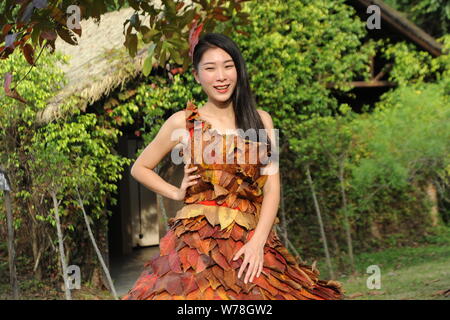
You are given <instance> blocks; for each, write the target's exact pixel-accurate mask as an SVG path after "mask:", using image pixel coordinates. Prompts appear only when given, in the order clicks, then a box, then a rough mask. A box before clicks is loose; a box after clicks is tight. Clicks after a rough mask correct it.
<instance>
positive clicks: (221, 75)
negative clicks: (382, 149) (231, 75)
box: [217, 67, 226, 80]
mask: <svg viewBox="0 0 450 320" xmlns="http://www.w3.org/2000/svg"><path fill="white" fill-rule="evenodd" d="M225 78H226V73H225V70H224V68H222V67H219V68H217V80H225Z"/></svg>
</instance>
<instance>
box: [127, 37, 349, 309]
mask: <svg viewBox="0 0 450 320" xmlns="http://www.w3.org/2000/svg"><path fill="white" fill-rule="evenodd" d="M193 68H194V69H193V73H194V77H195V79H196V81H197V82H198V83H199V84H201V85H202V88H203V90H204V92H205V93H206V94H207V96H208V101H207V102H206V104H205V105H204V106H203V107H201V108H198V107H197V106H196V105H195V104H193V103H192V102H188V105H187V108H186V109H185V110H183V111H179V112H177V113H175V114H174V115H172V116H171V117H170V118H169V119H168V120H167V121H166V122H165V123H164V125H163V126H162V127H161V130H160V131H159V133H158V134H157V136H156V137H155V139H154V140H153V141H152V142H151V143H150V144H149V145H148V146H147V147H146V149H145V150H144V151H143V152H142V154H141V155H140V156H139V157H138V159H137V160H136V162H135V164H134V165H133V167H132V170H131V174H132V176H133V177H134V178H136V179H137V180H138V181H139V182H140V183H142V184H143V185H145V186H146V187H147V188H149V189H151V190H153V191H154V192H157V193H159V194H161V195H163V196H165V197H168V198H170V199H173V200H179V201H181V200H183V201H184V203H185V206H184V207H183V208H182V209H181V210H180V211H178V212H177V215H176V217H175V218H171V219H170V220H169V226H170V230H169V231H168V233H167V234H166V235H165V236H164V237H163V238H162V239H161V242H160V253H159V254H158V255H156V256H155V257H153V258H152V259H151V260H150V261H149V262H147V263H146V264H145V265H144V267H145V269H144V271H143V272H142V274H141V276H140V277H139V278H138V279H137V281H136V283H135V285H134V286H133V288H132V289H130V290H129V292H128V293H127V294H126V295H125V296H124V297H123V298H122V299H123V300H128V299H138V300H151V299H190V300H192V299H203V300H212V299H246V300H249V299H258V300H262V299H276V300H278V299H293V300H303V299H304V300H309V299H313V300H330V299H342V297H343V290H342V289H341V284H340V283H339V282H336V281H331V280H330V281H324V280H319V279H318V276H319V271H318V270H317V269H315V268H314V267H310V266H308V265H302V264H299V263H298V262H297V261H296V260H295V259H294V257H293V256H292V255H290V254H289V253H288V251H287V249H286V248H285V247H284V246H283V245H282V243H281V242H280V239H279V238H278V236H277V234H276V231H275V228H274V223H277V221H275V218H276V214H277V210H278V205H279V201H280V176H279V173H278V170H277V169H278V166H277V161H273V159H272V156H273V153H274V152H271V150H272V151H273V150H274V149H273V146H274V142H275V139H276V136H275V130H273V124H272V119H271V117H270V115H269V114H268V113H267V112H265V111H263V110H261V109H258V110H257V109H256V107H255V102H254V99H253V96H252V93H251V90H250V85H249V80H248V75H247V70H246V66H245V62H244V60H243V57H242V55H241V53H240V51H239V49H238V47H237V46H236V44H235V43H234V42H233V41H232V40H231V39H229V38H228V37H226V36H225V35H222V34H216V33H208V34H206V35H203V36H202V37H201V38H200V40H199V42H198V44H197V45H196V46H195V49H194V51H193ZM181 129H187V130H188V133H189V134H188V135H187V139H182V138H180V139H178V140H172V139H171V138H172V137H173V135H172V133H173V132H175V130H181ZM239 129H242V130H239ZM230 130H231V132H233V133H228V134H227V133H226V132H230ZM252 130H253V131H252ZM236 132H237V133H236ZM242 132H245V133H248V132H252V133H255V132H256V133H257V134H256V135H253V136H252V135H251V134H250V135H248V136H246V135H243V134H242ZM267 133H269V134H268V136H267ZM247 137H249V139H246V138H247ZM266 138H267V139H266ZM168 141H170V142H168ZM218 142H220V144H219V147H217V144H218ZM178 143H182V144H184V152H183V156H184V157H185V159H186V158H189V159H188V160H187V164H186V165H185V167H184V170H185V171H184V172H185V174H184V178H183V181H182V183H181V186H180V187H179V188H178V187H175V186H173V185H171V184H169V183H167V182H166V181H164V180H163V179H162V178H161V177H160V176H159V175H157V174H156V173H155V172H154V171H153V170H152V169H153V168H154V167H156V165H157V164H158V163H159V162H160V161H161V159H162V158H163V157H164V156H165V155H166V154H167V153H168V152H170V151H171V150H172V149H173V148H174V147H175V146H176V145H177V144H178ZM199 150H200V152H199V153H196V152H198V151H199ZM205 150H208V152H206V156H205ZM230 150H231V152H230ZM255 150H257V151H258V153H257V155H258V157H256V159H257V160H256V162H252V163H250V161H249V159H251V158H252V157H251V155H252V154H253V155H255ZM261 150H262V151H263V153H262V155H263V156H262V157H261ZM186 151H187V152H186ZM199 154H200V158H199V157H198V155H199ZM230 154H231V158H232V159H231V158H230V157H229V156H230ZM225 155H227V157H225V158H226V159H225V158H224V156H225ZM244 156H245V157H244ZM269 156H270V157H269ZM205 157H206V158H208V161H207V160H205V159H206V158H205ZM242 157H244V158H242ZM211 158H213V161H209V160H211ZM238 158H239V159H240V160H239V161H237V159H238ZM191 159H192V160H194V161H192V160H191ZM230 159H231V161H232V162H231V161H227V160H230ZM242 159H244V160H247V162H244V161H242ZM252 159H255V158H252ZM267 159H269V160H270V162H269V163H267ZM192 162H194V163H192Z"/></svg>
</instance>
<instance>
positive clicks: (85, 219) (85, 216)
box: [77, 189, 118, 300]
mask: <svg viewBox="0 0 450 320" xmlns="http://www.w3.org/2000/svg"><path fill="white" fill-rule="evenodd" d="M77 195H78V204H79V205H80V207H81V211H82V212H83V217H84V222H85V223H86V228H87V230H88V233H89V237H90V238H91V242H92V245H93V246H94V249H95V252H96V253H97V257H98V259H99V260H100V263H101V265H102V268H103V272H104V273H105V275H106V278H107V279H108V285H109V288H110V290H111V292H112V294H113V296H114V299H116V300H118V297H117V293H116V289H115V287H114V284H113V282H112V279H111V274H110V273H109V270H108V267H107V266H106V264H105V260H104V259H103V257H102V254H101V252H100V250H99V249H98V246H97V242H96V241H95V237H94V234H93V233H92V230H91V226H90V224H89V220H88V216H87V214H86V211H85V210H84V205H83V201H82V200H81V196H80V193H79V192H78V189H77Z"/></svg>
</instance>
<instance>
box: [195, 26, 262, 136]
mask: <svg viewBox="0 0 450 320" xmlns="http://www.w3.org/2000/svg"><path fill="white" fill-rule="evenodd" d="M211 48H221V49H223V50H224V51H226V52H227V53H228V54H229V55H230V56H231V58H232V59H233V61H234V65H235V67H236V71H237V84H236V87H235V89H234V91H233V94H232V95H231V97H230V99H231V100H232V102H233V109H234V113H235V115H236V127H237V128H238V129H242V130H244V132H245V131H247V130H248V129H255V130H256V136H257V137H256V138H257V141H261V139H263V140H262V141H264V142H266V143H269V144H270V137H269V136H266V131H264V130H263V131H261V133H262V135H261V133H260V131H259V129H265V128H264V124H263V122H262V120H261V117H260V115H259V113H258V111H257V110H256V102H255V98H254V96H253V94H252V91H251V89H250V81H249V77H248V73H247V67H246V65H245V61H244V58H243V57H242V54H241V51H240V50H239V48H238V46H237V45H236V43H235V42H234V41H233V40H231V39H230V38H229V37H227V36H226V35H223V34H220V33H212V32H210V33H206V34H204V35H202V36H201V37H200V39H199V41H198V43H197V45H196V46H195V48H194V53H193V57H192V63H193V67H194V69H195V71H197V72H198V64H199V63H200V60H201V58H202V56H203V54H204V53H205V52H206V51H207V50H208V49H211Z"/></svg>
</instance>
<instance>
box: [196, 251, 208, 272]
mask: <svg viewBox="0 0 450 320" xmlns="http://www.w3.org/2000/svg"><path fill="white" fill-rule="evenodd" d="M211 260H212V259H211V258H210V257H209V256H207V255H205V254H201V255H200V256H199V258H198V259H197V265H196V266H195V272H197V273H200V272H202V271H203V270H205V269H206V268H207V267H208V266H209V265H210V264H211Z"/></svg>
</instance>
